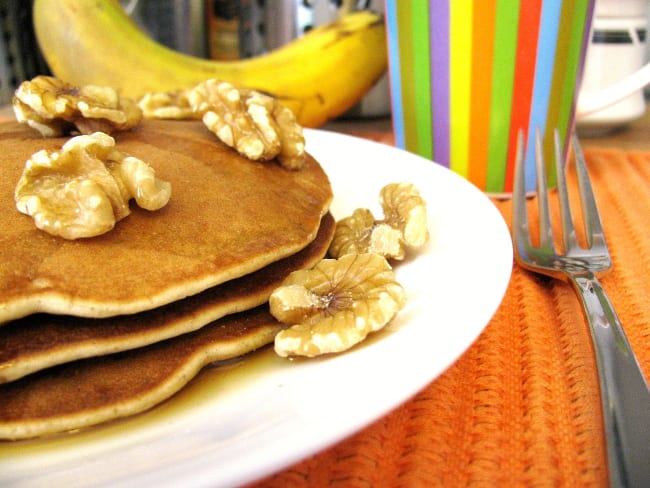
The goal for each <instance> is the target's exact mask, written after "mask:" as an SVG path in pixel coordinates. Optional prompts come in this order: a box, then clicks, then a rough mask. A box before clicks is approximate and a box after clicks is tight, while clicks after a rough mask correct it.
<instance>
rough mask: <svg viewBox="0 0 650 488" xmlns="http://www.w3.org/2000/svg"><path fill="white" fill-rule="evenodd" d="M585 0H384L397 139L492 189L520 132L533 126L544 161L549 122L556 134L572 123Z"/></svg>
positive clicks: (530, 161)
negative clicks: (540, 139)
mask: <svg viewBox="0 0 650 488" xmlns="http://www.w3.org/2000/svg"><path fill="white" fill-rule="evenodd" d="M593 1H594V0H411V1H408V0H407V1H404V0H387V1H386V12H385V15H386V24H387V31H388V42H389V46H388V51H389V61H390V63H389V64H390V82H391V104H392V113H393V126H394V131H395V138H396V143H397V145H398V146H399V147H401V148H403V149H406V150H408V151H412V152H415V153H417V154H420V155H421V156H424V157H426V158H428V159H432V160H433V161H435V162H436V163H438V164H441V165H444V166H446V167H448V168H450V169H451V170H453V171H455V172H456V173H458V174H460V175H462V176H464V177H465V178H467V179H468V180H469V181H471V182H472V183H474V184H475V185H476V186H477V187H478V188H480V189H481V190H483V191H485V192H488V193H491V194H503V195H507V194H509V193H510V192H511V191H512V185H513V176H514V175H513V169H514V158H515V153H516V143H517V134H518V133H519V132H520V131H523V133H524V135H525V136H526V139H527V140H529V141H533V140H534V135H535V132H536V131H537V130H539V131H541V133H542V135H543V138H544V153H545V157H546V162H547V166H549V167H550V166H552V159H553V158H552V154H553V149H552V147H553V132H554V129H555V128H557V129H558V130H559V131H560V135H561V138H562V140H563V141H568V140H569V133H570V131H571V130H572V129H573V124H574V114H575V103H576V98H577V92H578V87H579V83H580V78H581V72H582V66H583V64H584V59H585V52H586V48H587V44H588V38H589V27H590V23H591V17H592V12H593ZM527 146H528V147H527V149H526V165H527V167H526V175H527V182H526V186H527V190H528V191H534V181H535V170H534V144H528V145H527ZM565 152H566V147H565ZM552 175H553V172H552V171H549V181H550V182H551V184H552V183H553V181H554V178H553V176H552Z"/></svg>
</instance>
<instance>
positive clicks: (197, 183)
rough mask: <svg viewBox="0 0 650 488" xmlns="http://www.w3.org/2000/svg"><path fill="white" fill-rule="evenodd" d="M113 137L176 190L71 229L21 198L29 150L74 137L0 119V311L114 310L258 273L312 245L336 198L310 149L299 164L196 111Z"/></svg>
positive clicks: (8, 315) (8, 316) (2, 314)
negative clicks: (109, 222) (244, 150)
mask: <svg viewBox="0 0 650 488" xmlns="http://www.w3.org/2000/svg"><path fill="white" fill-rule="evenodd" d="M114 137H115V140H116V147H117V149H118V150H120V151H122V152H123V153H126V154H130V155H132V156H135V157H138V158H140V159H142V160H144V161H145V162H147V163H148V164H149V165H151V166H152V167H153V168H154V169H155V171H156V175H157V176H158V177H159V178H161V179H163V180H166V181H169V182H170V183H171V184H172V197H171V200H170V202H169V203H168V204H167V205H166V206H165V207H164V208H162V209H160V210H158V211H155V212H149V211H146V210H142V209H140V208H139V207H137V205H134V204H132V205H131V210H132V213H131V214H130V215H129V216H128V217H126V218H125V219H124V220H121V221H120V222H118V223H117V225H116V227H115V228H114V229H113V230H112V231H110V232H108V233H107V234H104V235H101V236H98V237H94V238H90V239H79V240H75V241H68V240H65V239H62V238H59V237H55V236H52V235H49V234H47V233H45V232H43V231H41V230H38V229H37V228H36V227H35V225H34V222H33V220H32V219H31V218H30V217H28V216H26V215H23V214H21V213H19V212H18V211H17V210H16V208H15V203H14V198H13V192H14V188H15V185H16V183H17V181H18V179H19V178H20V175H21V173H22V171H23V168H24V165H25V161H26V160H27V159H28V158H29V157H30V156H31V155H32V154H33V153H35V152H37V151H39V150H41V149H49V150H59V149H60V148H61V146H62V145H63V143H64V142H65V141H66V140H67V138H42V137H41V136H40V135H39V134H37V133H36V132H35V131H33V130H31V129H29V128H27V127H24V126H22V125H20V124H18V123H13V122H10V123H5V124H0V147H2V151H1V152H0V323H3V322H7V321H9V320H12V319H16V318H19V317H23V316H26V315H28V314H31V313H35V312H47V313H54V314H67V315H75V316H83V317H96V318H97V317H110V316H114V315H120V314H131V313H137V312H142V311H145V310H151V309H153V308H156V307H160V306H162V305H165V304H168V303H171V302H173V301H176V300H179V299H181V298H184V297H187V296H190V295H194V294H196V293H199V292H201V291H203V290H206V289H207V288H210V287H213V286H216V285H219V284H221V283H224V282H226V281H228V280H231V279H235V278H238V277H241V276H244V275H246V274H248V273H252V272H254V271H256V270H258V269H260V268H262V267H264V266H266V265H268V264H270V263H272V262H274V261H277V260H279V259H282V258H284V257H287V256H290V255H292V254H294V253H296V252H298V251H299V250H301V249H303V248H304V247H306V246H307V245H308V244H309V243H310V242H311V241H312V240H313V239H314V238H315V237H316V234H317V231H318V227H319V225H320V221H321V217H322V216H323V215H325V213H326V212H327V210H328V208H329V204H330V201H331V199H332V190H331V187H330V183H329V180H328V178H327V175H326V174H325V172H324V171H323V169H322V168H321V167H320V165H319V164H318V163H317V162H316V161H315V160H314V159H313V158H311V157H308V158H307V162H306V164H305V166H304V168H303V169H301V170H299V171H291V170H287V169H285V168H282V167H281V166H280V165H279V164H277V163H275V162H267V163H259V162H254V161H250V160H248V159H245V158H243V157H241V156H239V155H238V154H237V153H236V152H235V151H233V150H232V149H230V148H228V147H227V146H225V145H223V144H221V143H220V142H219V141H218V140H217V139H216V138H215V136H214V135H213V134H211V133H210V132H209V131H208V130H207V129H206V128H205V127H204V126H203V124H202V123H201V122H199V121H162V120H145V121H143V122H142V124H141V125H139V126H138V127H136V128H134V129H132V130H130V131H125V132H118V133H116V134H114Z"/></svg>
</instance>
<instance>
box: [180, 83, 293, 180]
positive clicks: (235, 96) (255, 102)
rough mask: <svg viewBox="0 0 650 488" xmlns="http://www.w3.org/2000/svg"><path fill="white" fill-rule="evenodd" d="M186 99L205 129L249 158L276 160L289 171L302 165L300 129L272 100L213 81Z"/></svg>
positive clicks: (280, 105) (280, 106) (287, 112)
mask: <svg viewBox="0 0 650 488" xmlns="http://www.w3.org/2000/svg"><path fill="white" fill-rule="evenodd" d="M188 98H189V101H190V105H191V106H192V108H193V110H194V112H197V113H199V114H202V117H203V122H204V124H205V125H206V126H207V127H208V129H210V131H212V132H213V133H214V134H215V135H216V136H217V137H218V138H219V140H221V141H222V142H223V143H224V144H227V145H228V146H230V147H232V148H234V149H235V150H237V152H239V153H240V154H242V155H243V156H245V157H247V158H248V159H251V160H254V161H269V160H272V159H275V158H277V160H278V161H279V163H280V164H281V165H282V166H283V167H285V168H288V169H300V168H301V167H302V165H303V164H304V160H305V138H304V136H303V133H302V127H301V126H300V125H299V124H298V122H297V120H296V118H295V116H294V114H293V112H292V111H291V110H290V109H289V108H287V107H285V106H283V105H282V104H280V103H279V102H278V101H277V100H276V99H275V98H273V97H270V96H268V95H265V94H263V93H260V92H258V91H255V90H251V89H248V88H240V87H236V86H234V85H232V84H230V83H228V82H225V81H221V80H216V79H210V80H206V81H204V82H202V83H199V84H198V85H197V86H196V87H194V88H193V89H192V90H190V92H189V95H188Z"/></svg>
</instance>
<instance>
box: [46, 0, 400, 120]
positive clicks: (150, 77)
mask: <svg viewBox="0 0 650 488" xmlns="http://www.w3.org/2000/svg"><path fill="white" fill-rule="evenodd" d="M33 16H34V28H35V31H36V36H37V39H38V43H39V46H40V48H41V51H42V53H43V55H44V57H45V59H46V61H47V63H48V65H49V67H50V69H51V71H52V74H53V75H54V76H56V77H58V78H60V79H62V80H65V81H67V82H69V83H72V84H74V85H78V86H79V85H87V84H94V85H108V86H112V87H114V88H117V89H118V90H119V91H120V93H121V94H122V95H124V96H126V97H130V98H139V97H140V96H142V95H144V94H145V93H148V92H164V91H172V90H177V89H183V88H191V87H193V86H195V85H196V84H198V83H199V82H201V81H204V80H206V79H209V78H218V79H221V80H224V81H229V82H231V83H233V84H236V85H241V86H246V87H248V88H252V89H254V90H258V91H261V92H265V93H268V94H270V95H272V96H274V97H276V98H278V99H279V100H280V101H281V102H282V103H283V104H284V105H286V106H287V107H289V108H290V109H291V110H293V112H294V113H295V114H296V117H297V118H298V121H299V122H300V124H301V125H303V126H305V127H319V126H320V125H322V124H323V123H325V122H327V121H328V120H330V119H332V118H335V117H337V116H339V115H341V114H343V113H344V112H345V111H347V110H348V109H349V108H351V107H352V106H353V105H355V104H356V103H357V102H358V101H359V100H360V99H361V98H362V97H363V95H365V94H366V93H367V91H368V90H369V89H370V88H371V87H372V85H373V84H374V83H375V81H376V80H378V79H379V78H380V77H381V76H382V75H383V73H384V72H385V71H386V66H387V55H386V38H385V30H384V24H383V18H382V17H381V16H380V15H377V14H375V13H372V12H369V11H360V12H356V13H351V14H347V15H345V16H343V17H341V18H339V19H338V20H336V21H334V22H332V23H330V24H326V25H323V26H320V27H317V28H315V29H312V30H311V31H309V32H308V33H307V34H305V35H304V36H302V37H300V38H298V39H296V40H294V41H293V42H291V43H289V44H287V45H285V46H283V47H280V48H278V49H276V50H274V51H271V52H270V53H268V54H264V55H260V56H257V57H255V58H250V59H245V60H238V61H214V60H207V59H201V58H197V57H193V56H189V55H186V54H182V53H179V52H176V51H174V50H171V49H168V48H166V47H164V46H163V45H161V44H159V43H157V42H155V41H154V40H152V39H151V38H149V37H148V36H147V35H146V34H145V33H144V32H143V31H142V30H140V29H139V27H138V26H137V25H136V24H135V23H134V22H133V21H132V20H131V18H130V17H129V16H128V15H127V14H126V12H125V11H124V10H123V8H122V6H121V4H120V2H119V0H36V1H35V3H34V10H33Z"/></svg>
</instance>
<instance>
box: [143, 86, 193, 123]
mask: <svg viewBox="0 0 650 488" xmlns="http://www.w3.org/2000/svg"><path fill="white" fill-rule="evenodd" d="M189 94H190V90H175V91H169V92H150V93H145V94H144V95H143V96H142V97H140V99H138V102H137V103H138V106H139V107H140V110H142V115H143V116H144V117H145V118H148V119H172V120H185V119H200V118H201V115H200V114H198V113H197V112H195V111H194V109H193V108H192V106H191V105H190V100H189Z"/></svg>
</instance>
